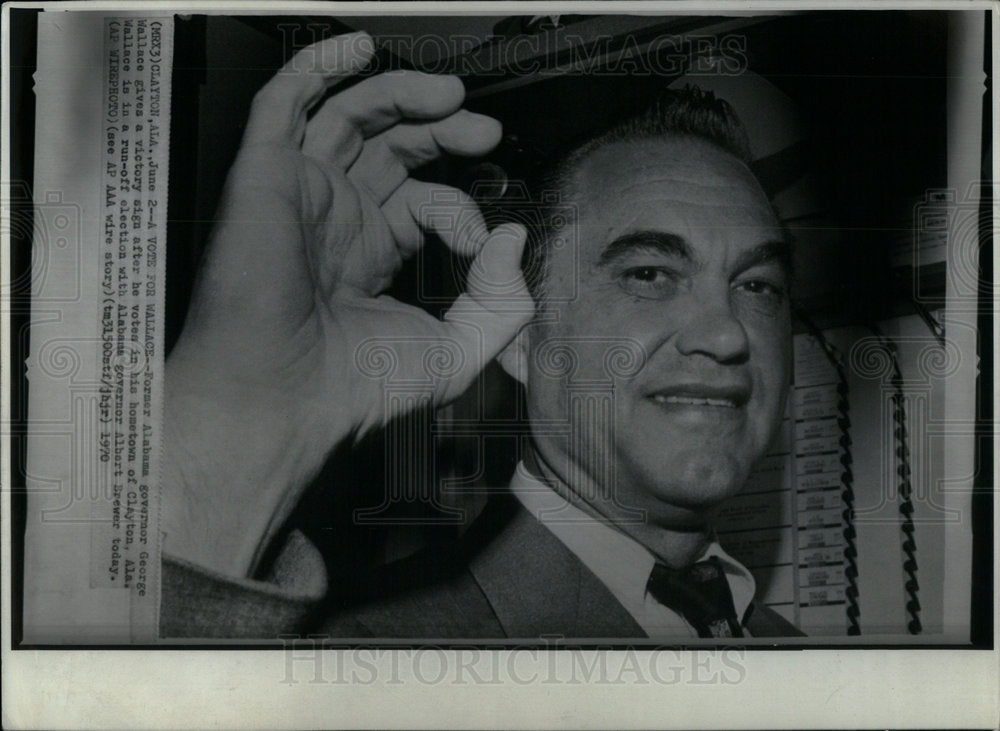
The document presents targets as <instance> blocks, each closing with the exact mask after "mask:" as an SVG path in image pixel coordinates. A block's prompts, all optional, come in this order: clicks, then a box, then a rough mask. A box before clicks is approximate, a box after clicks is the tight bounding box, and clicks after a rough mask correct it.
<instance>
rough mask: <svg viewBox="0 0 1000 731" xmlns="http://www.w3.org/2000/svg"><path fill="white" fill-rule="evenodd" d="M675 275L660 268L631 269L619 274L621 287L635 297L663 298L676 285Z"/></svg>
mask: <svg viewBox="0 0 1000 731" xmlns="http://www.w3.org/2000/svg"><path fill="white" fill-rule="evenodd" d="M676 280H677V277H676V275H675V274H674V273H673V272H671V271H669V270H667V269H664V268H662V267H632V268H631V269H626V270H625V271H624V272H622V274H621V286H622V289H624V290H625V291H626V292H628V293H629V294H631V295H635V296H637V297H664V296H666V295H668V294H670V293H671V292H672V291H673V290H674V289H675V288H676V285H677V281H676Z"/></svg>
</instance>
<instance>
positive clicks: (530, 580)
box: [469, 505, 646, 639]
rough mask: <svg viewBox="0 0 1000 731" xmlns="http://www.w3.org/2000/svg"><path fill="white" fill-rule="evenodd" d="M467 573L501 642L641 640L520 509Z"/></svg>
mask: <svg viewBox="0 0 1000 731" xmlns="http://www.w3.org/2000/svg"><path fill="white" fill-rule="evenodd" d="M469 568H470V571H471V572H472V575H473V577H474V578H475V580H476V582H477V583H478V584H479V587H480V589H482V591H483V594H484V595H485V596H486V598H487V601H489V603H490V605H491V606H492V608H493V611H494V613H495V614H496V617H497V620H498V621H499V622H500V625H501V626H502V627H503V630H504V634H505V635H506V636H507V637H510V638H518V639H529V638H530V639H537V638H539V637H541V636H543V635H549V636H553V637H554V638H555V637H559V638H569V637H578V638H591V639H593V638H604V637H608V638H621V637H631V638H645V637H646V634H645V632H643V631H642V628H641V627H639V625H638V624H637V623H636V621H635V620H634V619H633V618H632V615H630V614H629V613H628V611H626V609H625V608H624V607H623V606H622V605H621V604H620V603H619V602H618V600H617V599H615V598H614V596H613V595H612V594H611V592H610V591H608V589H607V588H606V587H605V586H604V584H602V583H601V581H600V580H599V579H598V578H597V577H596V576H594V574H593V573H592V572H591V571H590V570H589V569H587V568H586V566H584V565H583V563H582V562H581V561H580V560H579V559H578V558H577V557H576V556H575V555H574V554H573V553H572V552H571V551H570V550H569V549H567V548H566V547H565V546H564V545H563V544H562V542H561V541H560V540H559V539H558V538H556V537H555V536H554V535H553V534H552V533H551V532H550V531H549V530H548V529H547V528H545V526H543V525H542V524H541V523H539V522H538V521H537V520H535V519H534V518H533V517H532V516H531V515H530V514H529V513H528V512H527V511H526V510H524V509H523V508H521V507H520V505H518V506H517V509H516V510H515V511H514V515H513V517H512V519H511V522H510V523H509V525H508V526H507V527H506V528H505V529H504V530H503V531H502V532H501V533H500V534H499V535H498V536H497V537H496V539H495V540H493V541H492V542H490V544H489V545H488V546H487V547H486V548H485V549H484V550H483V551H482V552H480V553H479V554H477V555H476V556H475V558H474V559H473V560H472V562H471V564H470V567H469Z"/></svg>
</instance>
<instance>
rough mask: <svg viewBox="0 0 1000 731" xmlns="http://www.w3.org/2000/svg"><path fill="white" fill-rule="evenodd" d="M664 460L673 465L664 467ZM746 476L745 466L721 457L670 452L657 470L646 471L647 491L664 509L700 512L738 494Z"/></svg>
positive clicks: (665, 462)
mask: <svg viewBox="0 0 1000 731" xmlns="http://www.w3.org/2000/svg"><path fill="white" fill-rule="evenodd" d="M692 457H693V458H692ZM667 464H670V465H673V467H674V469H673V470H672V471H668V467H667ZM748 476H749V470H748V469H746V468H744V467H743V466H742V465H740V464H737V463H736V461H735V460H732V459H727V458H725V457H719V456H714V457H711V458H709V457H697V456H694V455H690V454H689V455H688V458H687V459H684V458H678V457H677V456H676V455H673V459H672V460H664V464H663V465H662V469H661V470H657V471H656V472H654V473H653V474H650V475H649V477H650V479H649V480H648V481H647V491H648V492H649V493H650V494H651V495H652V496H654V497H655V498H656V502H658V503H660V504H661V505H662V509H664V510H671V511H672V512H676V513H678V514H683V513H688V514H691V515H698V516H704V515H705V514H707V513H709V512H710V511H711V510H713V509H714V508H716V507H717V506H718V505H719V504H720V503H723V502H725V501H726V500H728V499H729V498H731V497H733V496H734V495H736V494H738V493H739V492H740V491H741V490H742V489H743V486H744V485H745V484H746V480H747V477H748Z"/></svg>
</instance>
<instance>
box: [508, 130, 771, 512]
mask: <svg viewBox="0 0 1000 731" xmlns="http://www.w3.org/2000/svg"><path fill="white" fill-rule="evenodd" d="M574 189H575V193H576V195H575V196H574V197H573V199H572V202H573V203H574V204H576V205H577V206H578V219H577V221H576V225H575V229H574V230H572V231H567V232H566V233H567V234H568V235H567V236H566V238H568V239H569V240H570V242H571V243H575V246H573V245H571V246H562V247H558V248H554V249H553V250H552V251H551V253H550V259H549V270H548V276H547V279H546V281H545V284H544V289H545V291H546V293H547V295H548V298H549V301H550V304H549V306H548V309H547V310H545V311H544V315H543V317H541V318H540V319H539V321H538V322H536V323H535V324H533V325H532V326H531V327H530V328H529V330H528V338H527V356H528V363H527V398H528V409H529V416H530V418H531V421H532V425H533V433H534V438H535V444H536V447H537V449H538V453H539V457H540V458H541V459H542V460H543V462H544V463H545V464H546V465H547V466H548V467H549V468H550V469H552V470H554V471H555V472H556V473H557V474H558V475H559V476H560V477H562V480H563V482H565V483H566V484H567V485H568V486H569V487H570V488H571V489H573V490H575V491H577V492H578V493H579V494H581V496H582V497H584V499H586V500H587V501H588V502H589V503H591V504H592V505H594V506H595V507H598V505H597V504H598V503H599V504H601V507H598V509H599V511H600V512H602V513H604V514H605V515H608V514H609V512H610V513H616V512H617V513H620V512H621V511H623V510H628V509H642V510H645V511H646V520H648V521H652V522H656V523H660V524H674V525H685V524H690V523H693V522H694V521H695V520H699V519H700V518H701V517H702V516H703V514H704V513H705V511H706V510H707V509H709V508H711V507H712V506H714V505H715V504H717V503H718V502H719V501H721V500H724V499H725V498H727V497H729V496H731V495H733V494H734V493H736V492H737V491H738V490H739V489H740V488H741V487H742V485H743V483H744V482H745V480H746V478H747V476H748V474H749V473H750V471H751V470H752V468H753V466H754V464H755V463H756V461H757V460H758V459H759V458H760V457H761V456H762V455H763V454H764V452H765V451H766V449H767V447H768V444H769V442H770V441H771V439H772V437H773V434H774V432H775V430H776V428H777V426H778V424H779V423H780V421H781V416H782V412H783V408H784V397H785V393H786V391H787V388H788V378H789V365H790V346H791V330H790V315H789V304H788V295H787V292H788V287H789V282H788V270H787V264H788V250H787V246H786V244H785V243H784V240H783V236H782V234H781V231H780V229H779V224H778V221H777V219H776V218H775V216H774V213H773V212H772V209H771V206H770V204H769V203H768V201H767V199H766V197H765V195H764V193H763V191H762V190H761V189H760V186H759V185H758V183H757V181H756V180H755V178H754V177H753V175H752V174H751V173H750V172H749V170H748V169H747V168H746V166H745V165H743V164H742V163H741V162H739V161H738V160H736V159H735V158H733V157H731V156H729V155H727V154H725V153H723V152H721V151H719V150H717V149H715V148H714V147H712V146H710V145H707V144H705V143H702V142H699V141H695V140H691V139H683V138H676V139H665V140H661V139H658V140H642V141H634V142H627V143H615V144H612V145H609V146H606V147H603V148H601V149H599V150H597V151H596V152H594V153H593V154H591V155H590V156H588V158H587V159H585V160H584V162H583V163H582V165H581V167H580V169H579V171H578V176H577V178H576V185H575V188H574ZM557 346H558V347H563V348H568V349H570V350H572V352H573V354H574V356H575V358H573V359H574V360H576V364H575V365H574V366H572V367H573V368H575V370H574V371H573V372H572V374H569V373H568V368H569V367H570V366H569V365H568V361H567V360H566V359H565V358H560V357H558V355H557V353H558V347H557ZM623 346H624V348H626V349H628V350H629V351H631V352H632V353H633V354H636V355H637V360H636V361H635V362H634V363H631V364H629V363H625V362H624V361H623V360H618V361H617V365H616V360H615V356H614V353H615V351H616V349H617V352H618V353H619V354H620V353H621V352H622V350H621V349H622V347H623ZM553 348H557V349H556V350H554V349H553ZM562 352H563V353H565V350H563V351H562ZM627 360H628V358H625V361H627ZM567 424H568V425H569V430H568V431H569V433H568V434H567V430H566V428H565V425H567ZM560 425H563V427H562V428H560ZM588 493H589V494H588Z"/></svg>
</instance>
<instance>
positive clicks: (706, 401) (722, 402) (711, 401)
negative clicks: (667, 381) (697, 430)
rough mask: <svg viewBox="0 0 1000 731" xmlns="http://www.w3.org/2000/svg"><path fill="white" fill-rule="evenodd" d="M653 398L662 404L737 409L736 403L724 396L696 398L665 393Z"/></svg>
mask: <svg viewBox="0 0 1000 731" xmlns="http://www.w3.org/2000/svg"><path fill="white" fill-rule="evenodd" d="M653 400H654V401H656V402H657V403H660V404H693V405H695V406H725V407H726V408H729V409H735V408H736V404H735V403H733V402H732V401H730V400H729V399H723V398H696V397H694V396H664V395H663V394H659V393H658V394H656V395H654V396H653Z"/></svg>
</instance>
